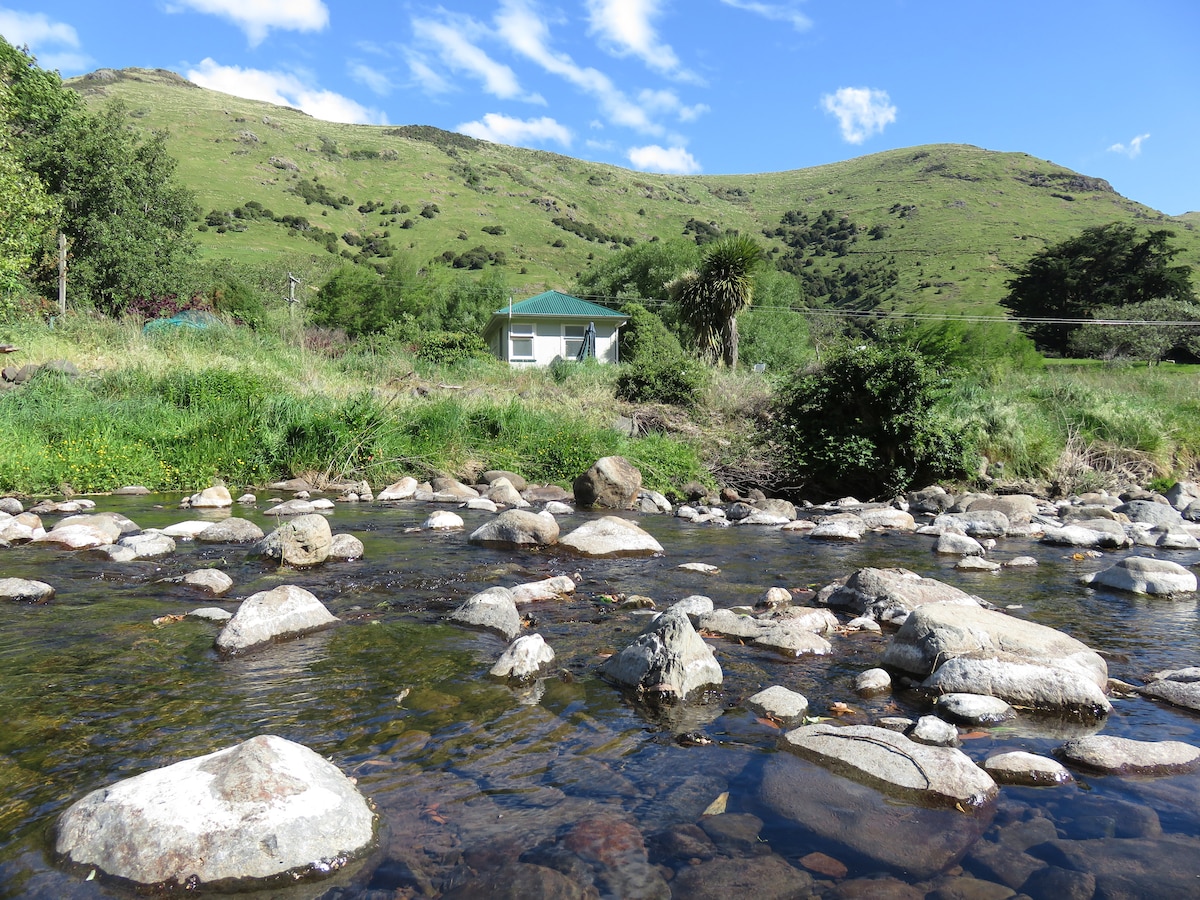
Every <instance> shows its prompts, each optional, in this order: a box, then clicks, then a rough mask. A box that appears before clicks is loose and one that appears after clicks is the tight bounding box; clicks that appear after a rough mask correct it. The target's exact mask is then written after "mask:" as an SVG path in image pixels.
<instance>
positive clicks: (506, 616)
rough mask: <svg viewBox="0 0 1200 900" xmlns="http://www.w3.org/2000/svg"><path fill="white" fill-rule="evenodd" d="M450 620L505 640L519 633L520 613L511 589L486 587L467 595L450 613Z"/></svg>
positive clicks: (509, 639)
mask: <svg viewBox="0 0 1200 900" xmlns="http://www.w3.org/2000/svg"><path fill="white" fill-rule="evenodd" d="M450 621H451V622H457V623H458V624H460V625H468V626H470V627H472V628H482V629H484V630H485V631H491V632H494V633H496V634H498V635H500V636H501V637H503V638H504V639H505V640H506V641H511V640H512V639H513V638H515V637H516V636H517V635H518V634H520V633H521V614H520V613H519V612H517V603H516V600H514V599H513V593H512V591H510V590H509V589H508V588H505V587H493V588H488V589H487V590H486V591H480V592H479V593H478V594H474V595H472V596H471V597H468V598H467V600H466V601H465V602H464V603H463V604H462V606H460V607H459V608H458V609H456V610H455V611H454V612H452V613H451V614H450Z"/></svg>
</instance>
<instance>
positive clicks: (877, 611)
mask: <svg viewBox="0 0 1200 900" xmlns="http://www.w3.org/2000/svg"><path fill="white" fill-rule="evenodd" d="M817 600H818V602H821V603H825V604H827V605H829V606H832V607H835V608H837V609H847V610H849V611H850V612H853V613H855V614H856V615H866V616H870V617H871V618H873V619H876V620H877V621H894V622H900V621H903V620H904V617H905V616H907V615H908V614H909V613H910V612H912V611H913V610H914V609H916V608H917V607H919V606H924V605H925V604H927V603H957V604H961V605H964V606H976V607H977V606H978V605H979V601H978V600H976V599H975V598H974V597H972V596H971V595H970V594H967V593H964V592H963V591H960V590H959V589H958V588H956V587H952V586H950V585H948V584H943V583H942V582H940V581H936V580H934V579H932V578H922V577H921V576H920V575H918V574H917V573H916V572H912V571H909V570H908V569H899V568H894V569H876V568H866V569H859V570H858V571H857V572H855V573H854V574H853V575H851V576H850V577H849V578H847V579H846V580H845V581H842V582H834V583H833V584H830V585H827V586H826V587H824V588H822V589H821V592H820V593H819V594H818V595H817Z"/></svg>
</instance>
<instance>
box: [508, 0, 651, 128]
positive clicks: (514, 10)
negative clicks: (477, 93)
mask: <svg viewBox="0 0 1200 900" xmlns="http://www.w3.org/2000/svg"><path fill="white" fill-rule="evenodd" d="M496 27H497V30H498V33H499V35H500V37H501V38H502V39H503V40H504V41H505V42H506V43H507V44H508V45H509V47H511V48H512V49H513V50H515V51H516V52H517V53H520V54H521V55H522V56H525V57H527V58H528V59H530V60H532V61H533V62H535V63H537V64H538V65H540V66H541V67H542V68H543V69H545V70H546V71H547V72H549V73H550V74H552V75H557V76H559V77H560V78H563V79H565V80H566V81H568V82H570V83H571V84H573V85H575V87H577V88H579V89H580V90H582V91H583V92H585V93H586V94H588V95H589V96H591V97H592V98H594V99H595V100H596V102H597V103H599V104H600V108H601V109H602V110H603V111H604V113H605V115H606V116H607V117H608V120H609V121H610V122H611V123H613V124H616V125H623V126H625V127H627V128H633V129H634V130H636V131H640V132H643V133H645V134H655V135H658V134H662V132H663V129H662V126H660V125H658V124H657V123H656V122H654V121H653V120H652V119H651V118H650V115H649V114H648V113H647V111H646V110H645V109H644V108H643V107H641V106H639V105H638V104H637V103H636V102H634V101H632V100H630V99H629V98H628V97H627V96H625V94H624V93H622V92H621V90H620V89H619V88H618V87H617V86H616V85H615V84H613V81H612V79H611V78H609V77H608V76H607V75H605V74H604V73H603V72H601V71H599V70H597V69H593V68H591V67H590V66H588V67H581V66H579V65H577V64H576V63H575V61H574V60H573V59H571V57H570V56H568V55H567V54H565V53H559V52H557V51H554V50H551V49H550V47H549V44H550V29H549V27H548V26H547V24H546V22H544V21H543V20H542V19H541V18H539V17H538V15H537V14H536V13H535V12H534V11H533V9H531V8H530V6H529V4H528V3H527V2H526V0H501V7H500V11H499V12H498V13H497V14H496Z"/></svg>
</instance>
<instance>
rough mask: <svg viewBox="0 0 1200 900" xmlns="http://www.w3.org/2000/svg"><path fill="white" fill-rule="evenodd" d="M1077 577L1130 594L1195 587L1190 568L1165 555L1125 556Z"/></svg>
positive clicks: (1166, 592) (1184, 590) (1167, 592)
mask: <svg viewBox="0 0 1200 900" xmlns="http://www.w3.org/2000/svg"><path fill="white" fill-rule="evenodd" d="M1152 505H1153V506H1160V505H1161V504H1158V503H1154V504H1152ZM1080 581H1082V582H1083V583H1084V584H1091V585H1098V586H1102V587H1109V588H1113V589H1115V590H1118V591H1128V592H1129V593H1131V594H1153V595H1171V594H1187V593H1192V592H1193V591H1195V590H1196V574H1195V573H1194V572H1192V571H1191V570H1190V569H1186V568H1184V567H1183V566H1181V565H1179V563H1176V562H1171V561H1170V560H1169V559H1151V558H1149V557H1145V556H1127V557H1126V558H1125V559H1122V560H1120V561H1119V562H1117V563H1116V564H1115V565H1113V566H1110V567H1109V568H1107V569H1104V570H1102V571H1100V572H1092V573H1091V574H1088V575H1084V576H1083V577H1082V578H1081V579H1080Z"/></svg>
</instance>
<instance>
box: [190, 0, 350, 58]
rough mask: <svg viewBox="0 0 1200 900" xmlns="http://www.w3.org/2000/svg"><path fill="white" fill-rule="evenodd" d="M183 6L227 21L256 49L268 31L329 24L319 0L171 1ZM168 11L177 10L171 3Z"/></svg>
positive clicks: (307, 29)
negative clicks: (240, 30)
mask: <svg viewBox="0 0 1200 900" xmlns="http://www.w3.org/2000/svg"><path fill="white" fill-rule="evenodd" d="M174 2H175V3H178V4H181V5H182V6H183V7H187V8H188V9H192V10H195V11H196V12H201V13H206V14H208V15H213V16H220V17H221V18H224V19H229V20H230V21H231V22H233V23H234V24H235V25H236V26H237V27H238V28H240V29H242V31H244V32H245V33H246V37H247V38H248V39H249V40H250V46H252V47H256V46H258V45H259V44H261V43H262V42H263V41H264V40H265V39H266V37H267V33H268V32H269V31H270V30H271V29H272V28H275V29H279V30H282V31H321V30H323V29H324V28H325V26H327V25H328V24H329V10H328V9H327V8H326V6H325V4H324V3H323V2H321V0H174ZM167 9H168V11H169V12H178V11H180V7H179V6H174V5H173V4H170V5H168V7H167Z"/></svg>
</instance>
